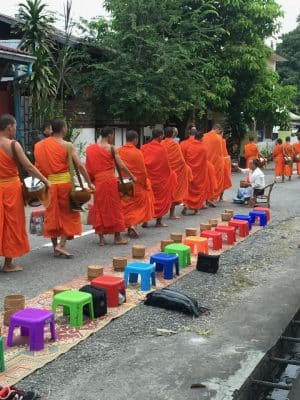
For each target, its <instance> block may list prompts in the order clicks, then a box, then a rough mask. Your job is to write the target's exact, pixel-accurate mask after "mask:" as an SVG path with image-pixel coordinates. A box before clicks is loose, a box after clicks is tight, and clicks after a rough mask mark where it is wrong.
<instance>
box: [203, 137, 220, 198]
mask: <svg viewBox="0 0 300 400" xmlns="http://www.w3.org/2000/svg"><path fill="white" fill-rule="evenodd" d="M203 143H204V145H205V147H206V150H207V157H208V160H209V161H210V162H211V163H212V164H213V166H214V167H215V172H216V179H217V187H216V191H215V192H214V195H213V198H212V199H210V200H213V199H216V198H218V197H219V196H220V194H221V193H222V192H223V189H224V168H225V160H224V156H223V145H222V137H221V135H219V134H218V133H217V132H215V131H210V132H207V133H206V134H205V135H204V137H203Z"/></svg>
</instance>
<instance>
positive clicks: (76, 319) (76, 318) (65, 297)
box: [52, 290, 94, 328]
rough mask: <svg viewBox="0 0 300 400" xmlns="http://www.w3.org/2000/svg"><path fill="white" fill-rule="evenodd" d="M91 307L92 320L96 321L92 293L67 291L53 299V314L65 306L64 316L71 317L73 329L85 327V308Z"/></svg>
mask: <svg viewBox="0 0 300 400" xmlns="http://www.w3.org/2000/svg"><path fill="white" fill-rule="evenodd" d="M85 305H88V306H89V311H90V319H94V306H93V297H92V295H91V294H90V293H85V292H80V291H79V290H66V291H65V292H62V293H58V294H56V295H55V296H54V297H53V301H52V312H53V313H55V312H56V308H57V306H63V315H70V325H71V327H72V328H79V327H81V326H82V325H83V307H84V306H85Z"/></svg>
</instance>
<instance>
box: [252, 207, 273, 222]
mask: <svg viewBox="0 0 300 400" xmlns="http://www.w3.org/2000/svg"><path fill="white" fill-rule="evenodd" d="M253 211H264V212H265V213H266V214H267V221H268V222H269V221H271V211H270V209H269V208H267V207H254V208H253Z"/></svg>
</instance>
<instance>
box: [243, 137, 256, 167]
mask: <svg viewBox="0 0 300 400" xmlns="http://www.w3.org/2000/svg"><path fill="white" fill-rule="evenodd" d="M245 158H246V168H249V166H250V161H252V160H257V159H258V158H259V151H258V146H257V144H256V143H247V144H245Z"/></svg>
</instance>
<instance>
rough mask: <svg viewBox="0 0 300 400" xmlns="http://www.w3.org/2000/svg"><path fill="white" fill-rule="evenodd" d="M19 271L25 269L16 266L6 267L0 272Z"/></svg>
mask: <svg viewBox="0 0 300 400" xmlns="http://www.w3.org/2000/svg"><path fill="white" fill-rule="evenodd" d="M18 271H23V267H21V266H20V265H16V264H10V265H4V267H3V268H1V269H0V272H18Z"/></svg>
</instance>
